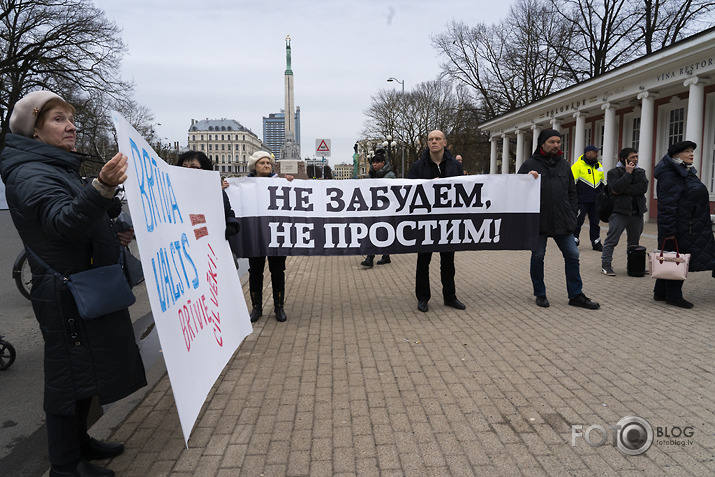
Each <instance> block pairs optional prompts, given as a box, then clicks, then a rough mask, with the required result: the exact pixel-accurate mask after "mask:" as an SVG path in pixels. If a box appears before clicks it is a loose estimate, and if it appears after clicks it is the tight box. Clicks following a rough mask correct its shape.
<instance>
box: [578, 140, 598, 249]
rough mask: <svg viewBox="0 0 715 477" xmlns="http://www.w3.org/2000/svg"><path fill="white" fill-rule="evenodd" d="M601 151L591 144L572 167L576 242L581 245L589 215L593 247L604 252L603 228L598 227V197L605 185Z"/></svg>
mask: <svg viewBox="0 0 715 477" xmlns="http://www.w3.org/2000/svg"><path fill="white" fill-rule="evenodd" d="M599 150H600V149H599V148H597V147H596V146H594V145H592V144H589V145H588V146H586V148H585V149H584V151H583V155H582V156H581V157H579V158H578V160H577V161H576V162H575V163H574V165H573V166H571V172H572V173H573V177H574V180H575V181H576V194H577V195H578V217H577V222H576V230H575V231H574V234H573V235H574V240H575V241H576V245H579V243H580V240H579V235H580V234H581V226H583V222H584V221H585V220H586V215H588V222H589V224H590V228H589V238H590V239H591V246H592V247H593V249H594V250H598V251H599V252H600V251H602V250H603V244H601V227H600V226H599V225H598V212H597V211H596V196H598V193H599V192H601V188H602V187H604V185H605V180H604V174H603V166H602V165H601V163H600V162H598V151H599Z"/></svg>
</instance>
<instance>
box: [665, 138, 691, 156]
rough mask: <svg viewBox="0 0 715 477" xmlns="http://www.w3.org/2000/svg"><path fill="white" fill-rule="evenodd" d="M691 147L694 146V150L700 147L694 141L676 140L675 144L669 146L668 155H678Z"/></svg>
mask: <svg viewBox="0 0 715 477" xmlns="http://www.w3.org/2000/svg"><path fill="white" fill-rule="evenodd" d="M689 147H692V148H693V150H695V148H696V147H698V145H697V144H695V143H694V142H693V141H680V142H676V143H675V144H673V145H672V146H670V147H669V148H668V155H669V156H670V157H673V156H674V155H676V154H677V153H679V152H683V151H684V150H686V149H687V148H689Z"/></svg>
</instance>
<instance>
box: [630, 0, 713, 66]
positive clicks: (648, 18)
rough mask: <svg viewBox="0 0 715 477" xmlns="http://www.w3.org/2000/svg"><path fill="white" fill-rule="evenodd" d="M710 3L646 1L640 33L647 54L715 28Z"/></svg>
mask: <svg viewBox="0 0 715 477" xmlns="http://www.w3.org/2000/svg"><path fill="white" fill-rule="evenodd" d="M714 11H715V2H713V1H710V0H643V14H642V17H641V19H640V21H639V22H638V26H637V28H638V30H639V32H640V33H641V34H642V37H643V48H644V49H645V53H652V52H653V51H656V50H659V49H661V48H665V47H666V46H668V45H672V44H673V43H675V42H676V41H678V40H681V39H683V38H684V37H685V36H687V35H689V34H692V33H696V32H698V31H702V30H705V29H707V28H710V27H712V26H713V25H715V17H714V16H713V12H714Z"/></svg>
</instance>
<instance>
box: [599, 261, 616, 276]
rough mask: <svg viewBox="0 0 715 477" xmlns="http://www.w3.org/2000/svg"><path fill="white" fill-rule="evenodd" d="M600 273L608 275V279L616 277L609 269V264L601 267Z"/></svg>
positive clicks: (611, 269)
mask: <svg viewBox="0 0 715 477" xmlns="http://www.w3.org/2000/svg"><path fill="white" fill-rule="evenodd" d="M601 273H603V274H604V275H608V276H609V277H615V276H616V272H614V271H613V268H611V264H610V263H604V264H603V265H602V266H601Z"/></svg>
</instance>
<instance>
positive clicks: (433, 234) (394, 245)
mask: <svg viewBox="0 0 715 477" xmlns="http://www.w3.org/2000/svg"><path fill="white" fill-rule="evenodd" d="M229 184H230V185H229V187H228V189H227V190H226V192H227V193H228V195H229V198H230V200H231V205H232V207H233V210H234V211H235V212H236V216H237V218H238V219H239V221H240V223H241V231H240V240H239V241H240V243H241V256H243V257H260V256H271V255H365V254H381V253H415V252H429V251H460V250H530V249H531V248H533V246H534V244H535V243H536V239H537V236H538V227H539V202H540V188H539V185H540V181H538V180H534V178H533V177H531V176H530V175H515V174H511V175H481V176H463V177H449V178H445V179H434V180H408V179H407V180H406V179H396V180H389V181H388V180H384V179H383V180H378V179H362V180H326V181H307V180H294V181H291V182H288V181H287V180H285V179H277V178H240V179H229Z"/></svg>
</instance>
